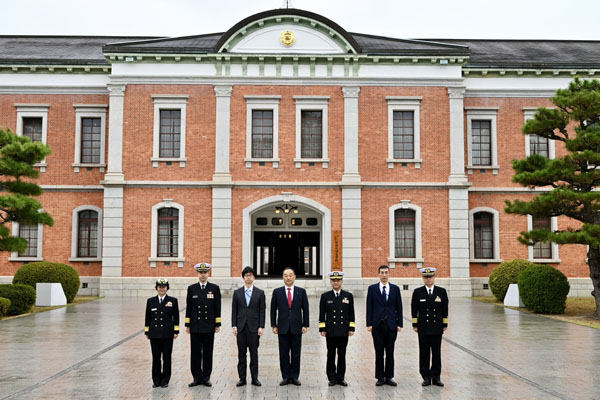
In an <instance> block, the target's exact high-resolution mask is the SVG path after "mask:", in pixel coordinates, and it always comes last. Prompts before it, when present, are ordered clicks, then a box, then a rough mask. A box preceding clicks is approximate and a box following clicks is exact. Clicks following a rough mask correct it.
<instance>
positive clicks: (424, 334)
mask: <svg viewBox="0 0 600 400" xmlns="http://www.w3.org/2000/svg"><path fill="white" fill-rule="evenodd" d="M410 304H411V311H412V325H413V328H417V333H418V334H419V372H420V373H421V376H422V377H423V380H425V381H429V380H431V379H434V380H437V381H439V380H440V373H441V372H442V357H441V347H442V334H443V333H444V328H446V327H448V294H447V293H446V289H444V288H442V287H439V286H434V287H433V294H432V295H431V296H430V295H429V293H428V292H427V288H426V287H425V286H421V287H419V288H416V289H415V291H414V292H413V295H412V300H411V303H410ZM430 359H431V365H430V363H429V361H430Z"/></svg>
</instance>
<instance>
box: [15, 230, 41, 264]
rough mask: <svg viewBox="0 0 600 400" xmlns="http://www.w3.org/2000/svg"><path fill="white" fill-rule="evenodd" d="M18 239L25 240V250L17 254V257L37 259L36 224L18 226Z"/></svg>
mask: <svg viewBox="0 0 600 400" xmlns="http://www.w3.org/2000/svg"><path fill="white" fill-rule="evenodd" d="M19 237H20V238H22V239H25V240H27V249H25V251H24V252H22V253H19V257H37V255H38V254H37V252H38V226H37V224H25V223H23V224H19Z"/></svg>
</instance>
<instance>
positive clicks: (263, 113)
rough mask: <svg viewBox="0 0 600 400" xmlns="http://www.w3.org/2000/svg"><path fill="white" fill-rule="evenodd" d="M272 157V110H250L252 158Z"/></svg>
mask: <svg viewBox="0 0 600 400" xmlns="http://www.w3.org/2000/svg"><path fill="white" fill-rule="evenodd" d="M272 157H273V110H252V158H272Z"/></svg>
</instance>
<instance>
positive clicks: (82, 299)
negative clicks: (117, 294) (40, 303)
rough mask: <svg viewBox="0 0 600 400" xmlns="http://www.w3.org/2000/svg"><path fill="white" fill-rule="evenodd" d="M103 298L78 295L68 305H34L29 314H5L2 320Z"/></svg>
mask: <svg viewBox="0 0 600 400" xmlns="http://www.w3.org/2000/svg"><path fill="white" fill-rule="evenodd" d="M101 298H102V297H99V296H77V297H75V300H73V302H72V303H69V304H67V305H66V306H53V307H36V306H33V307H32V308H31V312H29V313H27V314H21V315H9V316H5V317H3V318H2V321H6V320H8V319H13V318H19V317H24V316H26V315H31V314H36V313H39V312H44V311H50V310H56V309H57V308H63V307H70V306H73V305H75V304H81V303H87V302H88V301H94V300H98V299H101Z"/></svg>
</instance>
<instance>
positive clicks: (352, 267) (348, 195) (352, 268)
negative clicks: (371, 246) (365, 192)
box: [342, 188, 362, 278]
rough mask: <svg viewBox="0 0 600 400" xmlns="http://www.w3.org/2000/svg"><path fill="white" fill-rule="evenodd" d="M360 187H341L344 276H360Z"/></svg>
mask: <svg viewBox="0 0 600 400" xmlns="http://www.w3.org/2000/svg"><path fill="white" fill-rule="evenodd" d="M361 195H362V194H361V189H360V188H342V265H343V269H344V276H346V277H348V278H360V277H362V228H361V218H362V213H361Z"/></svg>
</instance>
